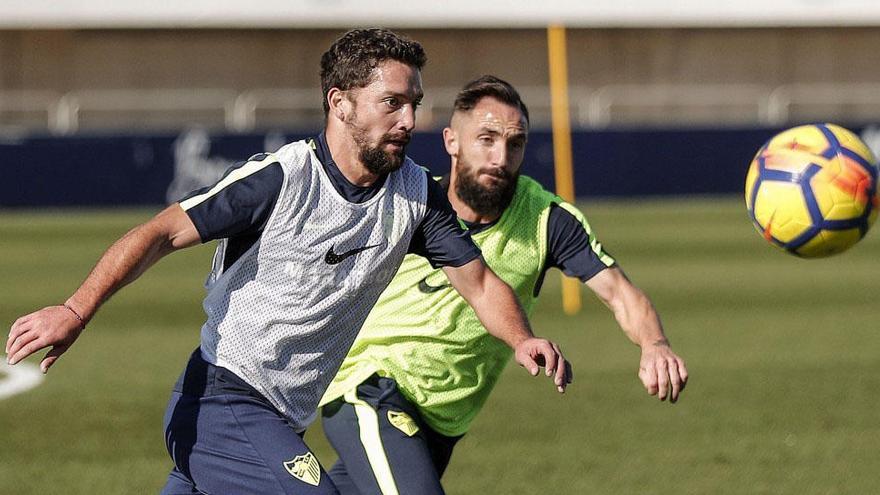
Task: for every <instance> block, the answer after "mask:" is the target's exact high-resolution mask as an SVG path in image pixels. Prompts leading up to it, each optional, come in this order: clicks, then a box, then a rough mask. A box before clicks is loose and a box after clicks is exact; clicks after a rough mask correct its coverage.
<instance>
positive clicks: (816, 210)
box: [746, 124, 880, 258]
mask: <svg viewBox="0 0 880 495" xmlns="http://www.w3.org/2000/svg"><path fill="white" fill-rule="evenodd" d="M746 206H747V207H748V210H749V214H750V215H751V217H752V223H754V225H755V228H757V229H758V232H760V233H761V234H762V235H763V236H764V238H765V239H766V240H767V241H768V242H770V243H771V244H773V245H775V246H778V247H780V248H782V249H784V250H785V251H786V252H788V253H791V254H793V255H796V256H800V257H803V258H818V257H823V256H830V255H832V254H836V253H840V252H842V251H845V250H847V249H849V248H850V247H852V246H853V245H854V244H855V243H857V242H858V241H859V240H860V239H861V238H862V237H864V236H865V234H866V233H867V232H868V229H869V228H870V227H871V224H873V223H874V220H876V218H877V211H878V208H880V198H878V195H877V162H876V159H875V158H874V155H873V154H872V153H871V150H870V149H869V148H868V147H867V146H866V145H865V143H863V142H862V141H861V140H860V139H859V138H858V137H857V136H856V135H855V134H853V133H852V132H850V131H848V130H846V129H844V128H842V127H840V126H837V125H834V124H813V125H803V126H799V127H794V128H792V129H789V130H787V131H783V132H781V133H779V134H777V135H776V136H774V137H773V138H772V139H770V141H768V142H767V143H766V144H765V145H764V146H763V147H762V148H761V149H760V150H759V151H758V154H757V155H755V159H754V160H752V164H751V167H749V172H748V175H747V176H746Z"/></svg>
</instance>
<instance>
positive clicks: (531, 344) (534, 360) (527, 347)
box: [514, 337, 572, 394]
mask: <svg viewBox="0 0 880 495" xmlns="http://www.w3.org/2000/svg"><path fill="white" fill-rule="evenodd" d="M514 356H515V359H516V362H517V363H519V365H520V366H522V367H524V368H525V369H526V370H528V372H529V373H531V375H532V376H536V375H537V374H538V372H539V371H540V367H541V366H543V367H544V369H545V370H546V373H547V376H551V375H552V376H553V383H555V384H556V390H558V391H559V393H561V394H564V393H565V387H566V386H568V384H569V383H571V380H572V374H571V364H569V362H568V361H566V360H565V357H564V356H563V355H562V351H560V350H559V346H558V345H556V343H554V342H550V341H549V340H545V339H539V338H537V337H532V338H529V339H526V340H523V341H522V342H520V343H519V344H517V346H516V349H514Z"/></svg>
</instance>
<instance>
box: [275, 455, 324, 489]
mask: <svg viewBox="0 0 880 495" xmlns="http://www.w3.org/2000/svg"><path fill="white" fill-rule="evenodd" d="M284 469H286V470H287V472H288V473H290V475H291V476H293V477H294V478H296V479H298V480H300V481H302V482H304V483H308V484H310V485H312V486H318V484H319V483H321V465H320V464H318V459H316V458H315V456H313V455H312V453H311V452H306V453H305V454H304V455H298V456H296V457H294V458H293V459H292V460H289V461H285V462H284Z"/></svg>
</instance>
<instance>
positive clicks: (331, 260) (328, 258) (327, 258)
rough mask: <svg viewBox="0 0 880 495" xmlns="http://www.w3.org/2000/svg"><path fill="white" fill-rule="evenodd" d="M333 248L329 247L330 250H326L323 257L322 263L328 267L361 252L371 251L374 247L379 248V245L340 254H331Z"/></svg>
mask: <svg viewBox="0 0 880 495" xmlns="http://www.w3.org/2000/svg"><path fill="white" fill-rule="evenodd" d="M334 247H335V246H330V249H328V250H327V254H325V255H324V263H327V264H328V265H337V264H339V263H342V262H343V261H345V260H346V259H347V258H350V257H352V256H354V255H356V254H358V253H360V252H361V251H366V250H367V249H373V248H374V247H379V245H378V244H373V245H372V246H364V247H359V248H354V249H351V250H349V251H346V252H344V253H341V254H336V253H334V252H333V248H334Z"/></svg>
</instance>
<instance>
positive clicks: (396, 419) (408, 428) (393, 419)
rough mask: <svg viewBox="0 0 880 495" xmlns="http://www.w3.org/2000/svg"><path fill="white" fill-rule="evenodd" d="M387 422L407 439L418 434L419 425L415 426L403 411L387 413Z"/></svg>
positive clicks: (413, 421)
mask: <svg viewBox="0 0 880 495" xmlns="http://www.w3.org/2000/svg"><path fill="white" fill-rule="evenodd" d="M388 422H389V423H391V426H393V427H395V428H397V429H398V430H400V431H402V432H403V433H404V435H406V436H408V437H411V436H413V435H415V434H416V433H418V432H419V425H417V424H416V422H415V420H413V419H412V417H410V415H409V414H407V413H405V412H403V411H388Z"/></svg>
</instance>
